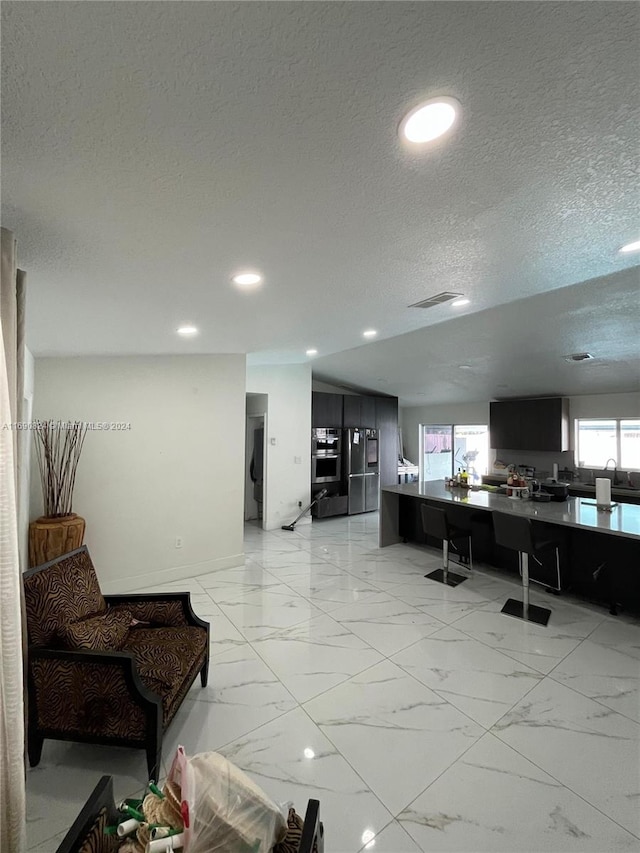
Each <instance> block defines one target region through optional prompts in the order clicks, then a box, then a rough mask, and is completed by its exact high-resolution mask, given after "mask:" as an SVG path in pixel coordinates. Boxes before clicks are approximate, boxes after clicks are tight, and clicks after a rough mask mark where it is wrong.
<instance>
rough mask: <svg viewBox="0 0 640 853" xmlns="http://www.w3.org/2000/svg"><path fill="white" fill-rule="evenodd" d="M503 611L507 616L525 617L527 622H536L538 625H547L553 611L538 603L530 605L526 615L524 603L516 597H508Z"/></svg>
mask: <svg viewBox="0 0 640 853" xmlns="http://www.w3.org/2000/svg"><path fill="white" fill-rule="evenodd" d="M501 613H506V615H507V616H515V617H516V619H524V620H525V621H526V622H535V624H536V625H545V626H546V625H547V623H548V622H549V617H550V616H551V611H550V610H547V608H546V607H538V606H537V605H536V604H530V605H529V612H528V615H527V616H526V617H525V615H524V604H523V603H522V601H518V600H517V599H516V598H508V599H507V601H506V602H505V605H504V607H503V608H502V610H501Z"/></svg>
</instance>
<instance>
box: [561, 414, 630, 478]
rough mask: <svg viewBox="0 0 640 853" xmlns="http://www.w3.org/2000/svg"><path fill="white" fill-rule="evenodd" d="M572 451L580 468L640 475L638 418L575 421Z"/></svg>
mask: <svg viewBox="0 0 640 853" xmlns="http://www.w3.org/2000/svg"><path fill="white" fill-rule="evenodd" d="M576 451H577V457H578V466H579V467H580V468H605V467H606V466H607V463H608V465H609V468H610V469H613V468H614V467H615V468H620V469H622V470H624V471H640V418H590V419H588V420H586V419H580V420H577V421H576ZM614 462H615V465H614V464H613V463H614Z"/></svg>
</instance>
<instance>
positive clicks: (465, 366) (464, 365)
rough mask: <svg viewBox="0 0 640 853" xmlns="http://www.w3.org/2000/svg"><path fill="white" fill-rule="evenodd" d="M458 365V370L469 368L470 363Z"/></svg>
mask: <svg viewBox="0 0 640 853" xmlns="http://www.w3.org/2000/svg"><path fill="white" fill-rule="evenodd" d="M458 366H459V368H460V370H471V365H470V364H460V365H458Z"/></svg>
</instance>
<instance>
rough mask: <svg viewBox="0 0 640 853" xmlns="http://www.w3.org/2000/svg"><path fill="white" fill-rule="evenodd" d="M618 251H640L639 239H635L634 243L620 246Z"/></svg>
mask: <svg viewBox="0 0 640 853" xmlns="http://www.w3.org/2000/svg"><path fill="white" fill-rule="evenodd" d="M618 251H619V252H622V253H623V254H625V255H626V254H627V252H640V240H636V241H635V243H627V245H626V246H621V247H620V248H619V249H618Z"/></svg>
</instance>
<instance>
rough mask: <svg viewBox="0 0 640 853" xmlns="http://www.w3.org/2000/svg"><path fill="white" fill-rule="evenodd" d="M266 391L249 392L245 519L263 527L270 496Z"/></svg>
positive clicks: (246, 434)
mask: <svg viewBox="0 0 640 853" xmlns="http://www.w3.org/2000/svg"><path fill="white" fill-rule="evenodd" d="M266 427H267V395H266V394H247V406H246V430H245V475H244V520H245V522H252V523H254V524H255V525H256V526H258V527H261V528H263V529H264V525H265V519H266V497H267V442H266V433H267V429H266Z"/></svg>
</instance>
